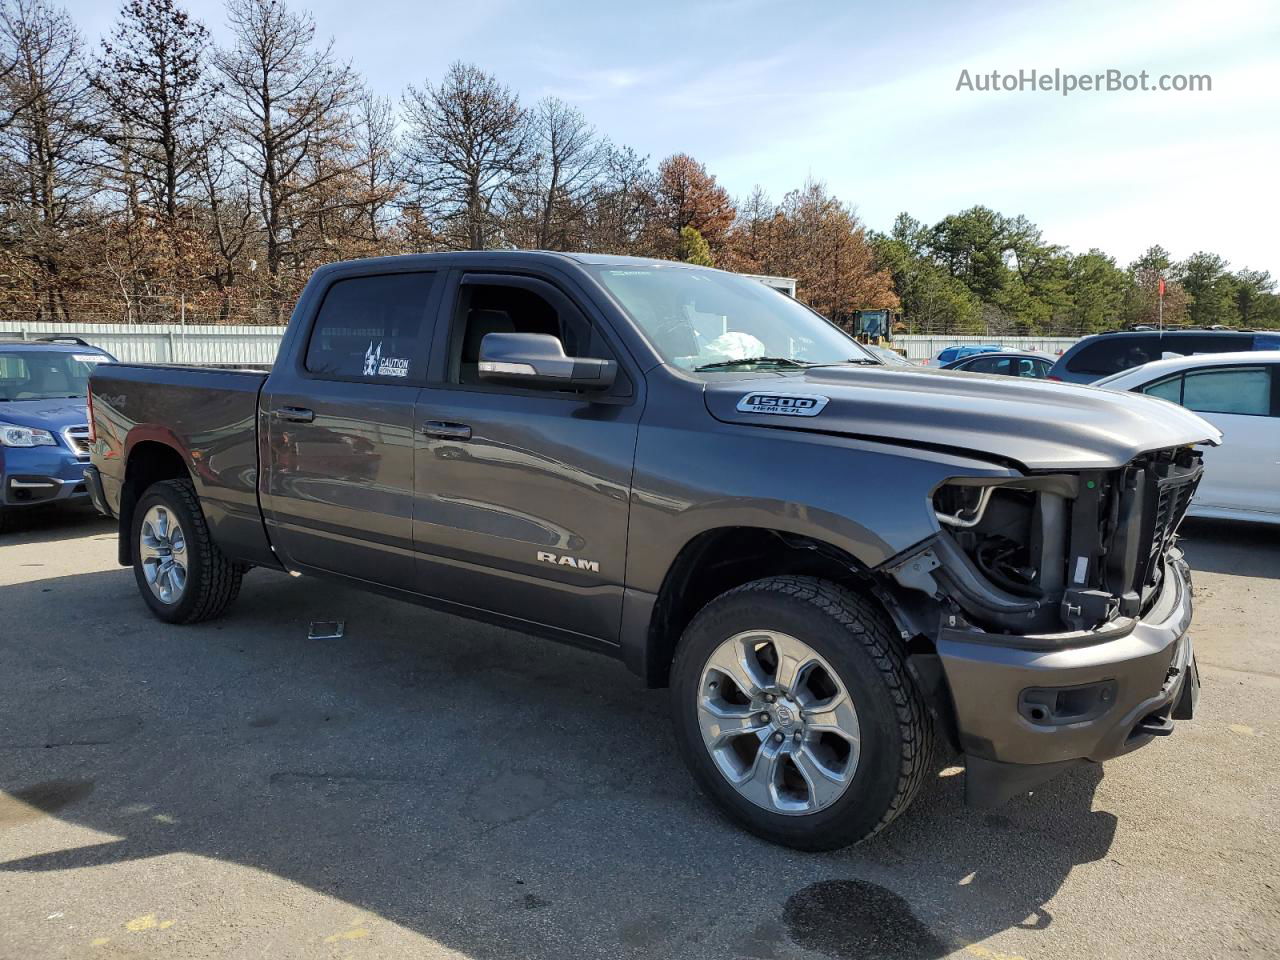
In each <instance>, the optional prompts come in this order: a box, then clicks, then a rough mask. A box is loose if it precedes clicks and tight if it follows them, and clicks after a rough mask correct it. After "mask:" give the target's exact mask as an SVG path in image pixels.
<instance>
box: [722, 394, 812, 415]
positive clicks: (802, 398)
mask: <svg viewBox="0 0 1280 960" xmlns="http://www.w3.org/2000/svg"><path fill="white" fill-rule="evenodd" d="M826 405H827V398H826V397H818V396H814V395H813V394H805V393H748V394H747V395H746V396H745V397H743V398H742V399H741V400H739V401H738V411H739V412H740V413H772V414H776V415H778V416H783V417H816V416H817V415H818V414H820V413H821V412H822V408H823V407H825V406H826Z"/></svg>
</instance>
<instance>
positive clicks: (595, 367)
mask: <svg viewBox="0 0 1280 960" xmlns="http://www.w3.org/2000/svg"><path fill="white" fill-rule="evenodd" d="M617 374H618V365H617V363H615V362H614V361H613V360H597V359H596V358H594V357H566V356H565V355H564V345H563V344H561V343H560V338H559V337H553V336H550V335H549V334H545V333H488V334H485V337H484V339H483V340H481V341H480V379H481V380H485V381H489V382H491V383H510V384H513V385H524V386H530V387H537V386H544V387H559V388H560V389H570V390H607V389H609V387H611V386H613V380H614V377H616V376H617Z"/></svg>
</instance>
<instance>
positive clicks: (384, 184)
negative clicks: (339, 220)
mask: <svg viewBox="0 0 1280 960" xmlns="http://www.w3.org/2000/svg"><path fill="white" fill-rule="evenodd" d="M355 149H356V158H357V160H358V162H359V166H358V168H357V172H358V174H359V177H360V187H361V194H362V195H361V197H360V203H361V207H362V211H363V220H364V230H363V238H362V239H364V240H365V241H367V242H368V243H370V244H372V245H374V246H375V247H376V246H377V245H378V244H379V243H381V242H382V241H383V240H384V239H385V238H386V235H387V233H388V231H389V229H390V226H389V222H388V221H389V220H390V216H389V214H391V213H392V212H393V208H392V204H393V203H394V202H395V201H396V199H397V198H398V197H399V196H400V194H401V192H402V191H403V189H404V188H403V183H402V181H401V178H400V169H399V164H398V162H397V160H398V150H399V138H398V136H397V134H396V117H395V112H394V110H393V108H392V105H391V101H390V100H388V99H387V98H386V97H379V96H375V95H374V94H372V93H368V92H366V93H365V94H364V96H363V97H361V99H360V103H359V105H358V106H357V109H356V132H355Z"/></svg>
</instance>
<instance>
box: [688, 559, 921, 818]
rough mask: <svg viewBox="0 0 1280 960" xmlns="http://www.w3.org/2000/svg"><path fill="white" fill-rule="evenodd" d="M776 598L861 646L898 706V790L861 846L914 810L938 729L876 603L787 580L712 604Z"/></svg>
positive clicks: (821, 583) (760, 584)
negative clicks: (801, 606) (796, 604)
mask: <svg viewBox="0 0 1280 960" xmlns="http://www.w3.org/2000/svg"><path fill="white" fill-rule="evenodd" d="M762 593H765V594H775V595H779V594H780V595H782V596H785V597H788V598H790V599H792V600H798V601H800V602H802V603H806V604H808V605H810V606H813V607H816V608H817V609H819V610H820V611H821V612H822V613H823V614H824V615H826V616H827V617H828V618H829V619H831V620H833V621H835V622H836V623H837V624H839V625H840V626H841V627H842V628H843V629H844V630H845V632H846V633H848V634H849V635H850V636H852V637H853V638H854V639H856V640H857V641H858V643H860V644H861V646H862V647H863V649H864V650H865V651H866V653H867V654H868V655H869V656H870V658H871V661H872V662H873V663H874V664H875V667H876V670H877V671H878V672H879V674H880V679H881V680H882V681H883V683H884V685H885V687H886V689H887V690H888V691H889V694H890V697H891V698H892V700H893V703H894V710H895V712H896V719H897V723H898V729H899V732H900V735H901V737H902V762H901V765H900V769H899V771H898V784H897V789H896V790H895V791H894V795H893V799H892V800H891V801H890V803H889V806H888V808H887V809H886V810H885V812H884V815H883V816H882V817H881V818H880V820H879V822H878V823H876V824H875V826H873V827H872V828H871V829H870V830H869V831H867V833H866V834H864V835H863V836H862V837H861V838H860V839H859V841H858V842H861V841H862V840H866V839H869V838H870V837H873V836H875V835H876V834H877V833H879V832H880V831H881V830H883V829H884V828H885V827H887V826H888V825H889V824H890V823H892V822H893V821H894V819H895V818H897V816H898V815H899V814H901V813H902V812H903V811H904V810H906V809H907V807H909V806H910V805H911V801H912V800H914V799H915V796H916V794H917V793H919V791H920V788H921V786H922V785H923V783H924V781H925V777H926V776H927V775H928V774H929V772H930V770H931V769H932V767H931V764H932V760H933V752H934V739H935V737H934V732H935V731H934V724H933V720H932V717H931V716H930V714H929V710H928V707H927V706H926V704H925V701H924V697H923V695H922V694H921V692H920V690H919V688H918V687H917V685H916V683H915V681H913V680H912V679H911V674H910V672H909V671H908V669H907V662H906V657H905V655H904V651H903V649H902V645H901V643H900V642H899V640H898V636H897V633H896V631H895V630H894V629H893V626H892V624H891V623H890V621H889V619H888V617H887V615H886V614H885V613H884V612H883V610H882V609H881V608H880V607H879V605H878V604H877V603H875V602H874V601H873V600H871V599H869V598H867V597H863V596H861V595H859V594H858V593H856V592H854V591H853V590H850V589H848V588H847V587H843V586H840V585H839V584H837V583H833V582H832V581H830V580H822V579H819V578H817V577H807V576H798V575H781V576H774V577H767V578H765V579H762V580H753V581H751V582H750V583H744V584H742V585H741V586H739V587H735V588H733V589H732V590H729V591H726V592H725V593H723V594H721V595H720V596H719V597H718V598H716V600H714V601H712V603H717V602H719V601H720V600H728V599H729V598H731V597H741V596H743V595H747V594H762Z"/></svg>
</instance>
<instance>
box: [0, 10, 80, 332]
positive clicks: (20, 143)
mask: <svg viewBox="0 0 1280 960" xmlns="http://www.w3.org/2000/svg"><path fill="white" fill-rule="evenodd" d="M0 51H3V53H0V61H2V62H4V63H7V64H8V63H11V64H12V66H11V67H10V69H9V71H8V73H7V74H6V75H5V76H4V77H3V85H2V86H0V97H3V100H4V102H5V104H6V112H7V115H8V117H9V120H8V123H7V125H6V126H5V127H4V128H3V130H0V170H2V173H3V177H4V180H5V181H6V184H7V186H6V189H5V191H4V196H3V199H2V200H0V208H2V209H0V216H2V219H3V221H4V227H5V231H4V232H5V234H6V242H7V243H10V244H12V249H11V254H13V255H15V256H16V258H17V260H18V261H19V262H21V263H22V264H23V267H22V269H23V270H24V271H25V272H26V273H27V276H26V277H25V278H24V279H25V281H26V283H27V285H28V290H29V292H30V294H31V295H32V296H33V297H34V298H36V300H37V305H36V309H37V310H38V311H40V312H42V313H44V314H45V316H47V317H49V318H58V317H60V318H66V316H67V306H66V299H65V290H64V284H65V283H66V282H67V281H68V279H69V278H68V277H67V276H66V273H67V271H68V268H69V266H70V264H69V262H68V257H67V246H68V241H69V237H70V235H71V234H72V233H74V231H75V230H76V229H78V228H79V227H80V226H82V225H83V217H84V214H85V212H86V206H87V202H88V200H89V198H90V196H91V194H92V191H93V177H92V159H93V158H92V130H93V127H94V124H95V104H94V97H93V90H92V88H91V86H90V84H89V81H88V71H87V70H86V69H85V63H84V58H83V55H82V48H81V41H80V35H79V33H78V32H77V31H76V28H75V25H74V24H73V23H72V22H71V19H70V18H69V17H68V16H67V14H66V13H64V12H62V11H58V10H53V9H52V8H50V7H48V6H46V5H45V3H44V2H43V0H11V2H6V3H4V4H3V5H0Z"/></svg>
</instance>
